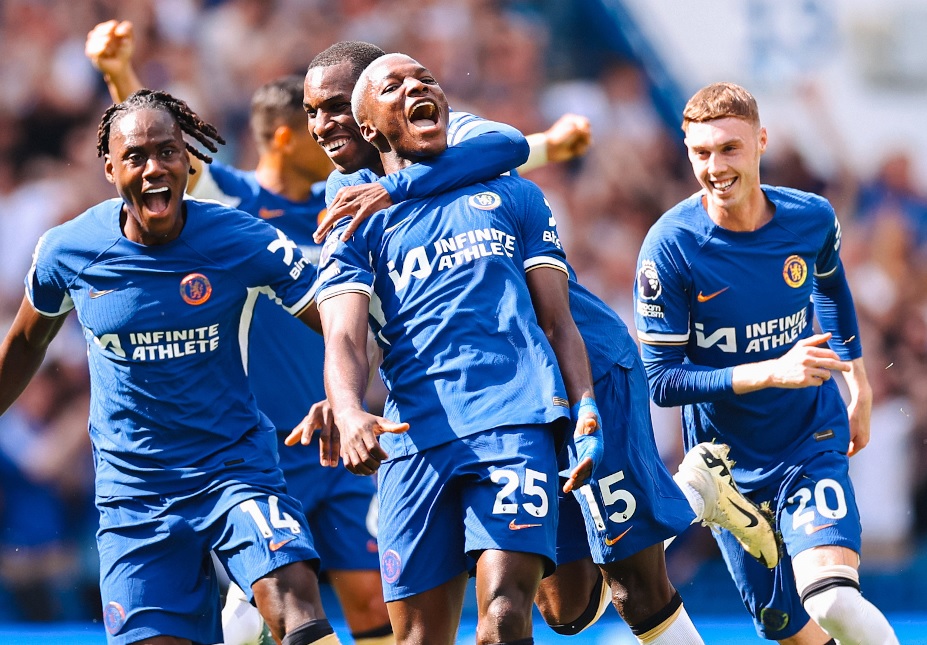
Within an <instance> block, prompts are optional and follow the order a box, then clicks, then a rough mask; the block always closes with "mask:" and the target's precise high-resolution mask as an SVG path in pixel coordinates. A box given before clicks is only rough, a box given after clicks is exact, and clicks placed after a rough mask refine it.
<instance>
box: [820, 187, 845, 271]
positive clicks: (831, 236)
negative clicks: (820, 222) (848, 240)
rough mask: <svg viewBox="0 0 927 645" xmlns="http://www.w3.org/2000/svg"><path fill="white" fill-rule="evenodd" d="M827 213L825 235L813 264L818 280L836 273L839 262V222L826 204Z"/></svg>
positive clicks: (832, 210)
mask: <svg viewBox="0 0 927 645" xmlns="http://www.w3.org/2000/svg"><path fill="white" fill-rule="evenodd" d="M827 211H828V215H829V218H828V220H829V221H828V228H827V235H826V236H825V238H824V244H823V246H822V247H821V250H820V251H819V252H818V256H817V258H816V259H815V263H814V275H815V277H819V278H824V277H827V276H829V275H830V274H831V273H833V272H834V271H836V270H837V265H838V264H839V262H840V242H841V230H840V221H839V220H838V219H837V214H836V213H834V209H833V208H832V207H831V206H830V204H827Z"/></svg>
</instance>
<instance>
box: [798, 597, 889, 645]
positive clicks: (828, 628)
mask: <svg viewBox="0 0 927 645" xmlns="http://www.w3.org/2000/svg"><path fill="white" fill-rule="evenodd" d="M804 605H805V611H807V612H808V615H810V616H811V617H812V618H813V619H814V621H815V622H816V623H817V624H819V625H820V626H821V628H822V629H823V630H824V631H825V632H827V634H828V636H831V637H832V638H834V639H836V641H837V642H838V643H840V645H898V637H897V636H895V632H894V631H893V630H892V626H891V625H889V624H888V620H887V619H886V618H885V616H884V615H883V614H882V612H881V611H879V610H878V609H877V608H876V606H875V605H873V604H872V603H871V602H869V601H868V600H866V599H865V598H863V596H862V594H861V593H860V592H859V590H857V589H855V588H853V587H833V588H831V589H828V590H826V591H822V592H820V593H816V594H814V595H813V596H811V597H810V598H808V599H807V600H806V601H805V602H804Z"/></svg>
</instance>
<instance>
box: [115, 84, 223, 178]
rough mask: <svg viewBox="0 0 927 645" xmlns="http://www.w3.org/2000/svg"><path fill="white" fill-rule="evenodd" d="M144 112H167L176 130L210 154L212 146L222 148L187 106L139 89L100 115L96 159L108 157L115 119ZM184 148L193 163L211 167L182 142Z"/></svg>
mask: <svg viewBox="0 0 927 645" xmlns="http://www.w3.org/2000/svg"><path fill="white" fill-rule="evenodd" d="M146 108H150V109H153V110H166V111H168V112H170V114H171V116H173V117H174V120H175V121H176V122H177V125H179V126H180V129H181V131H182V132H184V133H185V134H189V135H190V136H191V137H193V138H194V139H196V140H197V141H199V142H200V143H201V144H202V145H203V146H204V147H205V148H206V149H207V150H209V151H210V152H217V151H218V150H219V148H218V147H217V145H216V144H217V143H221V144H223V145H224V144H225V139H223V138H222V137H221V136H220V135H219V131H218V130H216V128H215V126H214V125H212V124H211V123H207V122H206V121H203V119H201V118H200V117H199V116H198V115H197V114H196V112H194V111H193V110H191V109H190V106H189V105H187V104H186V102H185V101H183V100H181V99H178V98H176V97H174V96H171V95H170V94H168V93H167V92H161V91H159V90H148V89H142V90H138V91H137V92H135V93H133V94H132V95H131V96H129V98H127V99H126V100H125V101H123V102H122V103H116V104H115V105H111V106H110V107H109V108H108V109H107V110H106V112H104V113H103V118H102V119H101V120H100V127H99V129H98V130H97V156H98V157H102V156H103V155H107V154H109V133H110V128H111V127H112V125H113V122H114V121H115V120H116V119H117V118H118V117H119V116H122V115H124V114H128V113H130V112H134V111H136V110H141V109H146ZM214 142H215V143H214ZM184 145H185V146H186V148H187V152H189V153H190V154H191V155H193V156H194V157H196V158H197V159H199V160H201V161H203V162H204V163H212V157H210V156H209V155H207V154H206V153H204V152H201V151H200V150H199V149H197V148H194V147H193V146H192V145H190V144H189V143H187V142H186V141H185V142H184ZM191 172H192V169H191Z"/></svg>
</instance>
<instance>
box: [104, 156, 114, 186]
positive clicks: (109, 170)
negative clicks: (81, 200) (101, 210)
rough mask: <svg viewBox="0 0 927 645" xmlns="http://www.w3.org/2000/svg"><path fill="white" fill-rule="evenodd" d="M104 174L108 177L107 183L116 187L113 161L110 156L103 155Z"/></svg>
mask: <svg viewBox="0 0 927 645" xmlns="http://www.w3.org/2000/svg"><path fill="white" fill-rule="evenodd" d="M103 174H104V175H106V181H108V182H109V183H111V184H113V185H115V184H116V178H115V177H114V176H113V161H112V159H111V158H110V156H109V155H108V154H106V155H103Z"/></svg>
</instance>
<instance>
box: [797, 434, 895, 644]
mask: <svg viewBox="0 0 927 645" xmlns="http://www.w3.org/2000/svg"><path fill="white" fill-rule="evenodd" d="M786 483H787V491H788V492H787V496H786V497H785V504H784V506H783V512H782V515H781V522H780V524H781V527H782V533H783V538H784V539H785V540H786V544H787V545H788V548H789V551H790V552H791V553H794V554H795V555H793V563H792V567H793V570H794V575H795V584H796V588H797V593H798V595H799V596H800V598H801V603H802V605H803V606H804V608H805V610H807V612H808V614H809V615H810V616H811V617H812V618H813V619H814V621H815V622H817V623H818V624H819V625H820V626H821V627H822V628H823V629H824V631H826V632H827V633H828V634H830V636H832V637H833V638H835V639H836V640H838V641H839V642H840V643H841V644H851V643H867V644H868V643H879V644H883V643H884V644H891V643H897V642H898V639H897V638H896V636H895V634H894V631H893V630H892V628H891V626H890V625H889V623H888V621H887V620H886V619H885V616H884V615H883V614H882V612H880V611H879V610H878V609H876V607H875V606H874V605H873V604H872V603H870V602H869V601H868V600H866V599H865V598H863V596H862V594H861V593H860V586H859V573H858V571H857V569H858V566H859V555H858V554H859V549H860V536H861V532H862V527H861V525H860V521H859V511H858V509H857V506H856V497H855V494H854V492H853V486H852V484H851V483H850V478H849V459H848V458H847V457H846V455H843V454H841V453H837V452H828V453H822V454H819V455H815V456H814V457H813V458H811V459H806V460H804V461H803V463H802V465H801V466H797V467H795V468H794V469H793V471H792V472H791V473H790V476H789V478H788V480H787V482H786Z"/></svg>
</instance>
